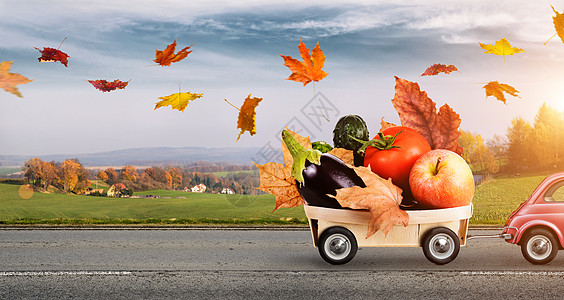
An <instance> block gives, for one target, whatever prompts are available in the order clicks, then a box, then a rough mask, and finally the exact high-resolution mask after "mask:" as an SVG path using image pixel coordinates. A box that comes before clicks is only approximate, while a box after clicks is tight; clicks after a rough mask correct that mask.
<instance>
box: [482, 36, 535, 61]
mask: <svg viewBox="0 0 564 300" xmlns="http://www.w3.org/2000/svg"><path fill="white" fill-rule="evenodd" d="M478 43H479V44H480V47H482V49H484V50H486V51H484V53H488V54H495V55H502V56H503V63H505V56H507V55H513V54H517V53H523V52H525V50H523V49H521V48H517V47H513V46H511V44H510V43H509V42H508V41H507V40H506V39H505V38H503V39H501V40H499V41H496V42H495V44H493V45H485V44H482V43H480V42H478Z"/></svg>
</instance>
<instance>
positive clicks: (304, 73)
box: [280, 38, 328, 86]
mask: <svg viewBox="0 0 564 300" xmlns="http://www.w3.org/2000/svg"><path fill="white" fill-rule="evenodd" d="M298 49H299V50H300V55H301V57H302V60H303V62H301V61H299V60H297V59H295V58H292V57H291V56H286V55H282V54H280V56H282V58H284V65H285V66H286V67H288V68H289V69H290V71H292V74H291V75H290V77H288V78H287V80H293V81H296V82H301V83H303V84H304V86H306V85H307V84H308V83H310V82H311V81H319V80H321V79H323V78H325V76H327V75H328V74H327V73H326V72H325V71H323V70H321V69H322V68H323V64H324V63H325V55H324V54H323V51H321V48H319V42H317V45H315V48H313V50H312V51H311V55H310V51H309V49H308V48H307V47H306V46H305V44H304V43H303V42H302V39H301V38H300V44H299V45H298Z"/></svg>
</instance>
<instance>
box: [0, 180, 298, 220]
mask: <svg viewBox="0 0 564 300" xmlns="http://www.w3.org/2000/svg"><path fill="white" fill-rule="evenodd" d="M18 188H19V186H17V185H10V184H0V224H22V223H28V224H29V223H48V224H66V223H77V224H134V223H140V224H145V223H156V224H210V223H213V224H216V223H225V224H296V223H299V224H306V222H307V219H306V217H305V214H304V211H303V208H302V207H296V208H291V209H287V208H284V209H279V210H277V211H276V212H272V210H273V209H274V206H275V200H274V197H273V196H271V195H260V196H246V195H220V194H197V193H185V192H179V191H161V190H159V191H146V192H141V193H136V194H137V195H139V194H141V195H149V194H152V195H159V196H160V197H171V198H168V199H167V198H158V199H143V198H140V199H137V198H110V197H92V196H77V195H68V194H44V193H34V195H33V197H31V198H30V199H27V200H26V199H22V198H20V197H19V194H18ZM176 197H185V198H176Z"/></svg>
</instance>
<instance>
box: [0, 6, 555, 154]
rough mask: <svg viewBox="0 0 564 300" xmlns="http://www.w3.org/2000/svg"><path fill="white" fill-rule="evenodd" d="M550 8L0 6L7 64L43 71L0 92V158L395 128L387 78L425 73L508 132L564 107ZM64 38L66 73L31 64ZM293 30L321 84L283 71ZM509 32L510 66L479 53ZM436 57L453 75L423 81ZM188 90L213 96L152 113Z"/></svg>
mask: <svg viewBox="0 0 564 300" xmlns="http://www.w3.org/2000/svg"><path fill="white" fill-rule="evenodd" d="M550 4H552V5H553V6H554V7H555V8H556V9H557V10H559V11H561V12H562V11H563V10H564V1H562V0H560V1H552V2H548V1H525V0H518V1H490V0H477V1H437V0H430V1H393V0H386V1H307V2H306V1H236V2H232V1H173V0H161V1H149V0H145V1H106V0H90V1H71V0H53V1H44V0H40V1H35V0H31V1H15V0H14V1H11V0H0V40H1V41H2V42H1V43H0V61H14V63H13V65H12V69H11V72H14V73H20V74H22V75H24V76H26V77H28V78H30V79H33V80H34V81H33V82H31V83H28V84H25V85H19V86H18V87H19V89H20V91H21V93H22V94H23V96H24V97H23V98H18V97H16V96H14V95H12V94H9V93H6V92H4V91H3V90H0V154H24V155H38V154H52V153H71V154H76V153H91V152H98V151H109V150H116V149H124V148H135V147H182V146H199V147H246V146H253V147H263V146H264V145H267V144H269V143H271V144H273V145H275V144H276V142H277V141H276V134H277V132H278V131H279V130H280V129H281V128H282V127H283V126H285V125H286V124H294V125H295V124H296V123H299V124H301V125H303V127H304V128H305V129H306V130H308V131H309V132H311V133H313V135H314V136H315V138H314V139H316V140H317V139H322V140H326V141H329V142H331V139H332V129H333V127H334V124H335V122H336V121H337V119H338V117H339V116H341V115H345V114H358V115H360V116H362V117H363V118H364V119H365V121H366V122H367V124H368V127H369V129H370V132H371V135H375V134H376V133H377V131H378V129H379V128H380V127H379V122H380V119H381V118H382V117H384V118H385V120H387V121H389V122H395V123H398V122H399V119H398V116H397V113H396V112H395V110H394V108H393V106H392V104H391V101H390V100H391V99H392V98H393V95H394V76H398V77H401V78H405V79H408V80H410V81H416V82H418V83H419V84H420V86H421V88H422V89H423V90H425V91H427V93H428V95H429V97H430V98H431V99H433V100H434V101H435V102H436V103H437V104H438V106H440V105H442V104H444V103H448V104H449V105H450V106H451V107H453V109H454V110H455V111H456V112H458V113H459V114H460V115H461V119H462V125H461V127H462V129H463V130H469V131H472V132H475V133H479V134H481V135H482V136H484V137H485V138H490V137H492V136H493V135H494V134H498V135H504V134H505V132H506V129H507V127H508V126H509V124H510V122H511V120H512V119H513V118H515V117H517V116H522V117H524V118H525V119H527V120H529V121H533V119H534V115H535V113H536V111H537V110H538V108H539V107H540V105H542V103H543V102H546V103H548V104H549V105H551V106H553V107H554V108H557V109H559V110H564V84H562V82H563V80H562V79H563V77H564V76H563V75H562V70H564V44H563V43H562V42H561V40H560V39H559V38H558V37H555V38H554V39H552V40H551V41H550V42H549V43H548V44H547V45H543V43H544V42H545V41H546V40H547V39H548V38H549V37H550V36H551V35H553V34H554V33H555V31H554V27H553V24H552V16H553V15H554V13H553V12H552V9H551V8H550ZM65 37H66V38H67V40H65V41H64V43H63V45H62V46H61V50H62V51H64V52H66V53H67V54H68V55H70V59H69V64H68V68H65V67H64V66H63V65H62V64H60V63H40V62H38V60H37V58H38V57H39V56H40V54H39V52H38V51H37V50H35V49H34V47H38V48H42V47H52V48H57V47H58V46H59V44H60V43H61V41H62V40H63V39H64V38H65ZM299 38H302V40H303V41H304V42H305V44H306V46H307V47H308V48H313V47H314V46H315V43H317V42H319V44H320V47H321V49H322V50H323V51H324V54H325V55H326V57H327V58H326V63H325V67H324V70H325V71H326V72H328V73H329V75H328V76H327V77H326V78H325V79H323V80H322V81H320V82H318V83H316V84H315V87H314V86H313V85H312V84H309V85H307V86H306V87H303V86H302V84H301V83H296V82H292V81H288V80H285V79H286V78H287V77H288V76H289V75H290V71H289V70H288V68H286V67H285V66H283V59H282V58H281V57H280V55H279V54H284V55H291V56H293V57H299V53H298V48H297V45H298V42H299ZM501 38H507V39H508V41H509V42H510V43H511V44H512V45H514V46H516V47H519V48H524V49H525V53H522V54H518V55H514V56H509V57H507V58H506V63H505V64H504V63H503V58H502V57H499V56H494V55H489V54H483V50H482V49H481V48H480V47H479V45H478V42H482V43H485V44H492V43H494V42H495V41H496V40H499V39H501ZM175 39H176V40H177V43H178V44H179V45H178V47H185V46H188V45H191V44H194V46H192V50H193V52H192V53H191V54H190V55H189V56H188V58H186V59H185V60H183V61H181V62H178V63H174V64H172V65H171V66H170V67H160V66H150V65H153V64H154V63H153V62H152V60H153V59H154V56H155V50H156V49H159V50H162V49H164V48H165V47H166V45H168V44H170V43H172V42H173V41H174V40H175ZM434 63H444V64H454V65H455V66H457V67H458V69H459V70H460V72H455V73H451V74H449V75H440V76H433V77H421V76H419V75H420V74H421V73H423V71H424V70H425V69H426V68H427V67H428V66H430V65H432V64H434ZM93 79H106V80H114V79H120V80H124V81H125V80H131V82H130V84H129V86H128V87H127V88H126V89H124V90H117V91H113V92H110V93H102V92H100V91H98V90H96V89H94V88H93V87H92V86H91V85H90V84H89V83H88V82H87V81H86V80H93ZM492 80H497V81H499V82H502V83H507V84H510V85H512V86H514V87H515V88H516V89H517V90H519V91H520V95H521V98H514V97H511V96H508V97H507V98H508V101H507V105H505V104H503V103H502V102H499V101H497V100H495V99H494V98H493V97H489V98H486V97H485V92H484V90H483V89H482V86H483V85H484V84H485V83H487V82H489V81H492ZM179 84H180V85H181V87H182V91H191V92H196V93H203V94H204V97H203V98H200V99H198V100H195V101H194V102H192V103H191V104H189V106H188V107H187V108H186V110H185V111H184V112H179V111H176V110H171V109H170V107H165V108H160V109H158V110H153V108H154V106H155V103H156V102H158V101H159V99H158V97H161V96H166V95H170V94H172V93H174V92H176V91H178V85H179ZM315 93H321V94H317V96H316V97H314V96H315V95H316V94H315ZM249 94H252V96H254V97H261V98H263V101H262V102H261V103H260V105H259V106H258V107H257V110H256V111H257V134H256V135H254V136H250V135H249V134H248V133H245V134H244V135H243V136H242V137H241V139H240V140H239V141H238V142H236V138H237V135H238V130H237V129H236V121H237V114H238V112H237V111H236V110H235V109H234V108H233V107H231V106H229V105H228V104H226V103H225V102H224V99H228V100H229V101H230V102H231V103H234V104H236V105H241V104H242V103H243V100H244V99H245V97H247V95H249ZM320 95H321V97H322V98H319V97H320ZM312 99H313V101H314V102H310V101H312ZM319 99H321V100H319ZM315 101H322V102H323V101H325V103H326V104H330V106H331V108H332V110H330V111H325V112H326V113H325V117H326V118H327V119H329V120H328V121H327V120H325V121H324V122H318V123H315V122H311V123H308V122H309V121H312V120H311V119H308V118H311V115H309V117H308V115H307V112H306V111H307V109H309V108H308V107H307V105H308V103H309V104H311V103H315ZM313 106H315V105H313ZM304 112H306V113H305V114H304ZM325 117H324V118H325ZM318 119H319V118H318ZM317 121H319V120H317ZM314 123H315V124H314Z"/></svg>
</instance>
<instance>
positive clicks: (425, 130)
mask: <svg viewBox="0 0 564 300" xmlns="http://www.w3.org/2000/svg"><path fill="white" fill-rule="evenodd" d="M392 104H393V105H394V108H395V109H396V111H397V112H398V115H399V117H400V120H401V125H402V126H407V127H410V128H412V129H414V130H415V131H417V132H419V133H420V134H421V135H423V136H424V137H425V139H427V141H428V142H429V145H431V149H447V150H452V151H454V152H456V153H458V154H461V153H462V148H461V147H460V146H459V145H458V139H459V138H460V135H461V134H460V131H459V130H458V128H459V126H460V123H461V122H462V121H461V120H460V116H459V115H458V114H457V113H456V112H455V111H454V110H453V109H452V108H451V107H450V106H448V104H444V105H443V106H442V107H441V108H440V109H439V112H437V108H436V104H435V102H433V100H431V98H429V97H428V96H427V93H426V92H425V91H421V90H420V88H419V84H417V83H416V82H410V81H407V80H405V79H401V78H398V77H396V87H395V95H394V99H392Z"/></svg>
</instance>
